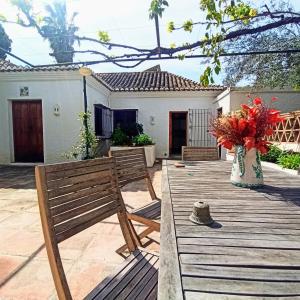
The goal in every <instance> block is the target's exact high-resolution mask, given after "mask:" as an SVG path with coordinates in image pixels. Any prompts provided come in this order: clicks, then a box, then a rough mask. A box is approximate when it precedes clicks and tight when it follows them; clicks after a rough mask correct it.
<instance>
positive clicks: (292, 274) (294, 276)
mask: <svg viewBox="0 0 300 300" xmlns="http://www.w3.org/2000/svg"><path fill="white" fill-rule="evenodd" d="M181 274H182V275H183V276H194V277H203V278H219V279H237V280H256V281H258V280H261V281H280V282H285V281H286V282H290V281H293V282H299V283H300V270H289V269H287V270H286V269H273V268H272V269H266V268H259V269H257V268H241V267H228V266H227V267H224V266H202V265H187V264H182V265H181Z"/></svg>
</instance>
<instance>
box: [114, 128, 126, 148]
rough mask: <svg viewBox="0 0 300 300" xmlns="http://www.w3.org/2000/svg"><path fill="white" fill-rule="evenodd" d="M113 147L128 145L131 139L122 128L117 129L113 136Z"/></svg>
mask: <svg viewBox="0 0 300 300" xmlns="http://www.w3.org/2000/svg"><path fill="white" fill-rule="evenodd" d="M111 140H112V143H113V145H117V146H123V145H128V143H129V138H128V136H127V135H126V134H125V132H124V131H123V130H122V129H121V128H116V129H115V130H114V132H113V134H112V136H111Z"/></svg>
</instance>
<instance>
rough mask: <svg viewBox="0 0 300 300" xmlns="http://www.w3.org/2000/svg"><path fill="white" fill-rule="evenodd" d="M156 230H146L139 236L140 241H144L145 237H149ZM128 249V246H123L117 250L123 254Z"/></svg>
mask: <svg viewBox="0 0 300 300" xmlns="http://www.w3.org/2000/svg"><path fill="white" fill-rule="evenodd" d="M154 231H156V230H154V229H153V228H152V227H148V228H147V229H145V230H144V231H142V232H141V233H140V234H139V235H138V239H139V240H142V239H143V238H144V237H146V236H147V235H149V234H150V233H152V232H154ZM140 247H143V245H142V244H141V245H140ZM126 249H128V247H127V244H125V245H123V246H121V247H120V248H118V249H117V250H116V253H118V254H121V253H123V252H124V251H125V250H126Z"/></svg>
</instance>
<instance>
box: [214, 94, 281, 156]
mask: <svg viewBox="0 0 300 300" xmlns="http://www.w3.org/2000/svg"><path fill="white" fill-rule="evenodd" d="M276 99H277V98H276V97H273V98H272V101H275V100H276ZM284 120H285V119H284V118H283V117H282V116H280V112H279V111H278V110H276V109H273V108H269V107H268V106H267V105H266V104H265V103H264V102H263V100H262V99H261V98H259V97H258V98H255V99H254V100H253V105H246V104H242V105H241V110H239V111H236V112H233V113H231V115H228V116H221V117H219V118H216V119H214V120H212V122H211V128H212V129H211V133H212V134H213V135H214V136H215V137H216V138H217V140H218V144H219V145H222V146H223V147H225V148H227V149H232V147H233V146H234V145H242V146H244V147H245V148H246V150H247V151H249V150H250V149H252V148H254V147H255V148H257V149H258V150H259V151H260V152H261V153H266V152H267V151H268V150H269V146H268V145H269V144H270V143H269V142H267V141H266V138H267V137H268V136H271V135H272V134H273V133H274V129H273V126H274V125H275V124H276V123H279V122H283V121H284Z"/></svg>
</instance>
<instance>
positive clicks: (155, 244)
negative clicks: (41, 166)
mask: <svg viewBox="0 0 300 300" xmlns="http://www.w3.org/2000/svg"><path fill="white" fill-rule="evenodd" d="M149 170H150V175H151V178H152V180H153V185H154V188H155V190H156V193H157V195H158V196H159V197H160V195H161V188H160V182H161V166H160V164H157V165H155V166H154V167H153V168H151V169H149ZM122 194H123V197H124V200H125V202H126V204H127V206H128V208H129V209H130V208H133V207H139V206H141V205H143V204H145V203H147V202H150V201H151V198H150V195H149V193H148V192H147V189H146V185H144V182H143V181H141V182H138V183H132V184H129V185H128V186H126V187H125V188H123V190H122ZM136 228H137V231H138V232H140V231H142V230H143V229H144V227H143V226H136ZM143 242H144V243H146V245H147V248H148V249H151V250H159V234H158V233H153V234H151V235H150V236H149V237H147V238H145V239H144V240H143ZM122 244H124V241H123V237H122V235H121V230H120V228H119V226H118V223H117V218H116V217H115V216H114V217H111V218H109V219H107V220H106V221H105V222H102V223H100V224H97V225H95V226H93V227H91V228H89V229H87V230H85V231H84V232H83V233H81V234H78V235H77V236H75V237H72V238H70V239H68V240H67V241H64V242H62V243H61V249H62V251H61V254H62V259H63V264H64V267H65V271H66V273H67V278H68V280H69V284H70V288H71V291H72V294H73V297H74V299H82V297H83V296H84V295H86V294H87V293H88V291H90V290H91V289H92V288H93V287H94V286H95V285H96V284H97V283H98V282H100V281H101V279H102V278H104V277H105V276H106V275H108V274H110V273H111V271H112V270H113V269H114V268H115V267H116V266H117V265H118V264H120V263H121V262H122V261H123V258H122V257H121V256H120V255H118V254H116V253H115V250H116V249H117V248H118V247H119V246H121V245H122ZM0 245H1V246H0V299H1V300H4V299H5V300H8V299H26V300H27V299H30V300H31V299H32V300H33V299H57V297H56V292H55V288H54V284H53V280H52V276H51V272H50V268H49V264H48V259H47V254H46V250H45V248H44V240H43V235H42V230H41V224H40V219H39V212H38V204H37V196H36V190H35V182H34V169H33V168H29V167H10V166H9V167H6V166H0Z"/></svg>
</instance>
